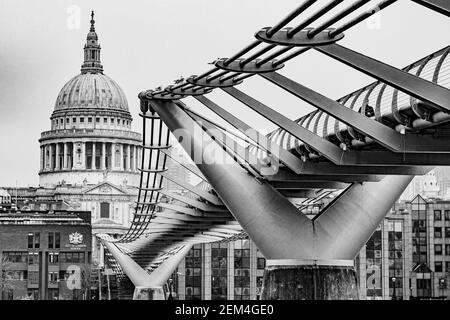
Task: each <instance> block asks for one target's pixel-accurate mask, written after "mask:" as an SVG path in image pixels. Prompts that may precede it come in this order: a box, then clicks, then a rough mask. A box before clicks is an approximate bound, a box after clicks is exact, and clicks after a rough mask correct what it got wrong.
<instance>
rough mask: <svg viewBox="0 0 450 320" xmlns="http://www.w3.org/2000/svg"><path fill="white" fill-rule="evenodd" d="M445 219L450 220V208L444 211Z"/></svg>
mask: <svg viewBox="0 0 450 320" xmlns="http://www.w3.org/2000/svg"><path fill="white" fill-rule="evenodd" d="M444 216H445V221H450V210H445V211H444Z"/></svg>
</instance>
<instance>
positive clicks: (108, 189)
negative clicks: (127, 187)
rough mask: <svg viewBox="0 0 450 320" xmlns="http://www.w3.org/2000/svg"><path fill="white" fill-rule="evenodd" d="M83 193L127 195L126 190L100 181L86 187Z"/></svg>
mask: <svg viewBox="0 0 450 320" xmlns="http://www.w3.org/2000/svg"><path fill="white" fill-rule="evenodd" d="M83 194H96V195H99V194H108V195H128V193H127V192H126V191H124V190H122V189H121V188H119V187H116V186H115V185H113V184H111V183H109V182H102V183H100V184H98V185H96V186H91V187H88V188H87V189H85V190H84V191H83Z"/></svg>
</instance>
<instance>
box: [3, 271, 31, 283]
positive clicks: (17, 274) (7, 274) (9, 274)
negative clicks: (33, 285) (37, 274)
mask: <svg viewBox="0 0 450 320" xmlns="http://www.w3.org/2000/svg"><path fill="white" fill-rule="evenodd" d="M3 275H4V279H3V280H6V281H24V280H27V276H28V271H26V270H18V271H16V270H7V271H3Z"/></svg>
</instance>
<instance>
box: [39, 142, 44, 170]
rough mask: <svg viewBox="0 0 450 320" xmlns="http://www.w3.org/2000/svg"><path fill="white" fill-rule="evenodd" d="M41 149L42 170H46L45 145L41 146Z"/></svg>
mask: <svg viewBox="0 0 450 320" xmlns="http://www.w3.org/2000/svg"><path fill="white" fill-rule="evenodd" d="M40 149H41V158H40V160H41V171H44V164H45V160H44V156H45V152H44V147H43V146H41V147H40Z"/></svg>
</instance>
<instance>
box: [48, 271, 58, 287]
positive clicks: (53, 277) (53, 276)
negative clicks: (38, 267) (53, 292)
mask: <svg viewBox="0 0 450 320" xmlns="http://www.w3.org/2000/svg"><path fill="white" fill-rule="evenodd" d="M48 283H49V284H57V283H58V271H49V273H48Z"/></svg>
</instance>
